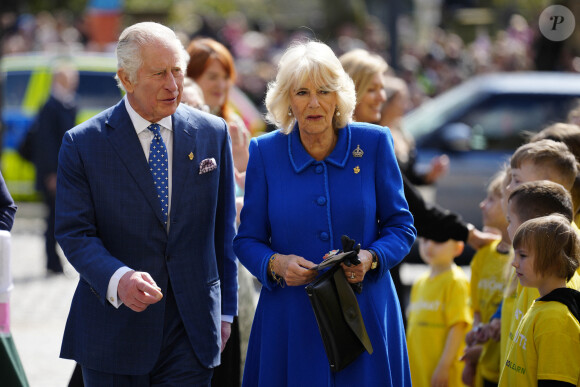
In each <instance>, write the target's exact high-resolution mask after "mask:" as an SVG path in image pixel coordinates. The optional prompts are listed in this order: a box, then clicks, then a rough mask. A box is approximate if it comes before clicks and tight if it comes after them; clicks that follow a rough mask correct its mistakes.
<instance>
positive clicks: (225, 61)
mask: <svg viewBox="0 0 580 387" xmlns="http://www.w3.org/2000/svg"><path fill="white" fill-rule="evenodd" d="M187 52H188V53H189V56H190V60H189V64H188V65H187V76H188V77H190V78H192V79H193V80H194V81H195V82H196V83H197V84H198V85H199V87H201V89H202V91H203V96H204V99H205V103H206V104H207V105H208V106H209V109H210V112H211V113H212V114H215V115H217V116H220V117H222V118H223V119H224V120H226V122H227V123H228V126H229V129H230V136H231V138H232V153H233V156H234V166H235V167H236V170H237V172H239V173H243V172H245V171H246V165H247V163H248V144H249V141H250V132H249V131H248V129H247V128H246V125H245V124H244V120H243V119H242V117H240V116H239V115H238V114H236V113H235V112H234V111H233V110H232V108H231V105H230V100H229V92H230V89H231V87H232V86H233V85H234V83H235V81H236V68H235V64H234V59H233V57H232V54H231V53H230V52H229V50H228V49H227V48H226V47H225V46H224V45H223V44H221V43H220V42H218V41H216V40H213V39H211V38H197V39H194V40H192V41H191V43H190V44H189V46H188V47H187Z"/></svg>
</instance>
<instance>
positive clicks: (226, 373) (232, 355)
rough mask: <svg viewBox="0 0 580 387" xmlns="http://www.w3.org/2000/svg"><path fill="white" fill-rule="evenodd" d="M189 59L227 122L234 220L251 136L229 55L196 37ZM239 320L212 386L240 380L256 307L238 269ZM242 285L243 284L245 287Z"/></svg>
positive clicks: (214, 109) (208, 99) (213, 109)
mask: <svg viewBox="0 0 580 387" xmlns="http://www.w3.org/2000/svg"><path fill="white" fill-rule="evenodd" d="M187 52H188V53H189V56H190V61H189V64H188V65H187V76H188V77H189V78H191V79H193V80H194V81H195V82H196V83H197V85H198V86H199V87H200V88H201V90H202V92H203V99H204V101H205V104H206V105H207V106H208V107H209V111H210V113H212V114H214V115H217V116H220V117H222V118H223V119H224V120H225V121H226V122H227V123H228V128H229V132H230V137H231V139H232V154H233V158H234V167H235V174H236V184H237V192H236V196H237V197H236V213H237V215H236V218H237V219H239V212H240V210H241V208H242V206H243V189H244V179H245V171H246V165H247V163H248V157H249V153H248V145H249V141H250V133H249V131H248V129H247V128H246V125H245V124H244V121H243V119H242V118H241V117H240V116H239V115H238V114H236V113H235V112H234V111H232V109H231V107H230V104H229V91H230V88H231V87H232V86H233V84H234V82H235V80H236V69H235V64H234V59H233V57H232V54H231V53H230V52H229V51H228V49H227V48H226V47H225V46H224V45H223V44H221V43H219V42H217V41H215V40H213V39H211V38H197V39H194V40H192V41H191V43H190V44H189V46H188V47H187ZM240 269H241V270H239V272H238V276H239V277H240V278H239V280H238V282H239V283H240V308H239V314H240V316H239V319H238V318H237V317H235V318H234V321H233V324H232V334H231V337H230V339H229V341H228V345H227V346H226V348H225V349H224V352H223V353H222V364H221V365H220V366H219V367H218V368H216V370H215V372H214V376H213V379H212V386H213V387H221V386H228V387H229V386H236V385H239V381H240V379H241V365H240V364H241V363H243V361H244V359H243V356H242V352H243V353H245V351H244V349H245V343H246V342H247V340H248V338H247V335H246V332H249V330H250V324H251V315H252V314H253V312H254V308H255V304H254V300H253V297H252V293H253V292H254V287H253V285H252V278H251V276H250V275H249V273H247V272H246V271H245V270H243V268H240ZM244 284H245V285H244Z"/></svg>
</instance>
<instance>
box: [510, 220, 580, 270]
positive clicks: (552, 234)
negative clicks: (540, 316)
mask: <svg viewBox="0 0 580 387" xmlns="http://www.w3.org/2000/svg"><path fill="white" fill-rule="evenodd" d="M513 245H514V249H519V248H525V249H527V250H528V251H529V254H530V253H531V254H533V256H534V272H536V273H538V274H541V275H543V276H546V275H555V276H556V277H558V278H565V279H566V281H569V280H570V279H571V278H572V276H573V275H574V273H575V272H576V270H577V269H578V265H579V264H580V263H579V261H578V259H579V254H580V239H579V237H578V234H577V233H576V230H574V228H573V227H572V225H571V224H570V221H568V219H566V218H564V217H563V216H561V215H559V214H552V215H548V216H541V217H539V218H533V219H530V220H527V221H525V222H524V223H522V224H521V225H520V227H518V229H517V231H516V235H515V236H514V241H513Z"/></svg>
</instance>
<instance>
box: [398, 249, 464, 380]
mask: <svg viewBox="0 0 580 387" xmlns="http://www.w3.org/2000/svg"><path fill="white" fill-rule="evenodd" d="M463 247H464V245H463V242H459V241H455V240H452V239H450V240H448V241H447V242H443V243H437V242H434V241H432V240H428V239H423V238H420V239H419V253H420V255H421V258H422V259H423V261H424V262H425V263H426V264H428V265H429V271H428V272H427V273H425V274H424V275H422V276H421V277H420V278H419V279H418V280H417V281H416V282H415V283H414V284H413V286H412V288H411V299H410V303H409V307H408V310H407V312H408V317H407V318H408V320H407V321H408V324H407V348H408V352H409V363H410V366H411V381H412V384H413V386H414V387H423V386H425V387H430V386H432V385H448V386H459V385H461V373H462V370H463V363H461V362H460V361H459V357H460V355H461V353H462V352H463V338H464V337H465V333H466V332H467V331H468V329H469V327H470V325H471V321H472V318H471V312H470V309H469V280H468V279H467V276H466V275H465V273H464V272H463V270H462V269H461V268H459V267H458V266H457V265H455V263H454V262H453V260H454V259H455V258H456V257H457V256H459V255H460V254H461V252H462V251H463Z"/></svg>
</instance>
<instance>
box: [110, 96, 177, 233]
mask: <svg viewBox="0 0 580 387" xmlns="http://www.w3.org/2000/svg"><path fill="white" fill-rule="evenodd" d="M107 126H108V128H109V133H108V139H109V142H110V143H111V146H112V147H113V149H114V150H115V151H116V152H117V155H118V156H119V158H120V159H121V161H122V163H123V164H124V165H125V167H126V168H127V171H128V172H129V174H130V175H131V176H132V177H133V179H134V180H135V183H136V184H137V186H138V187H139V189H140V190H141V192H142V193H143V195H144V196H145V198H146V200H147V202H148V203H149V205H150V206H151V208H152V209H153V211H154V212H155V215H156V216H157V218H158V219H159V221H160V222H161V224H163V214H162V213H161V205H160V204H159V199H158V198H157V190H156V189H155V185H154V184H153V178H152V177H151V171H150V170H149V165H148V164H147V158H146V157H145V154H144V153H143V148H142V147H141V143H140V142H139V138H138V137H137V133H136V132H135V128H134V127H133V123H132V122H131V118H130V117H129V113H127V109H126V108H125V101H124V100H121V102H119V104H117V106H115V108H114V109H113V110H112V112H111V115H110V117H109V119H108V121H107ZM174 181H175V180H174Z"/></svg>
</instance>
